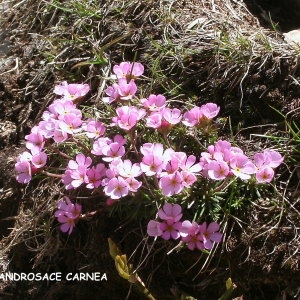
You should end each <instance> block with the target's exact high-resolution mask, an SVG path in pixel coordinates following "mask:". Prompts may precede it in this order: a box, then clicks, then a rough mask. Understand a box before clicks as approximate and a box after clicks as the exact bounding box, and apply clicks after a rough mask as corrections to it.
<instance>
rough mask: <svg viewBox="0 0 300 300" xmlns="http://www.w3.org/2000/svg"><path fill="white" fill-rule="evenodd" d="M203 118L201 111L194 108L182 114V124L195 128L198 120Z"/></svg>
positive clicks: (198, 108)
mask: <svg viewBox="0 0 300 300" xmlns="http://www.w3.org/2000/svg"><path fill="white" fill-rule="evenodd" d="M202 116H203V113H202V110H201V108H200V107H198V106H195V107H193V108H192V109H191V110H189V111H187V112H185V113H184V114H183V119H184V120H183V121H182V123H183V124H184V125H186V126H190V127H193V126H196V125H198V124H199V123H200V119H201V117H202Z"/></svg>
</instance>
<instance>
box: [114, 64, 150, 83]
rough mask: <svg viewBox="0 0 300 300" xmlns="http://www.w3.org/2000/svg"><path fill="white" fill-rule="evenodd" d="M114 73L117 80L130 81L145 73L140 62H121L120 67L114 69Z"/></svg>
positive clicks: (116, 66)
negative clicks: (124, 79)
mask: <svg viewBox="0 0 300 300" xmlns="http://www.w3.org/2000/svg"><path fill="white" fill-rule="evenodd" d="M113 72H114V73H115V74H116V76H117V78H126V79H127V80H128V81H129V80H130V79H133V78H136V77H138V76H141V75H142V74H143V73H144V66H143V65H142V64H141V63H138V62H134V63H130V62H121V63H120V65H115V66H114V67H113Z"/></svg>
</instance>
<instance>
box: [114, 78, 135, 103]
mask: <svg viewBox="0 0 300 300" xmlns="http://www.w3.org/2000/svg"><path fill="white" fill-rule="evenodd" d="M117 90H118V94H119V96H120V99H121V100H125V101H126V100H131V99H132V98H133V97H134V95H135V93H136V91H137V86H136V84H135V82H134V80H133V79H131V80H130V81H129V83H127V81H126V79H119V82H118V88H117Z"/></svg>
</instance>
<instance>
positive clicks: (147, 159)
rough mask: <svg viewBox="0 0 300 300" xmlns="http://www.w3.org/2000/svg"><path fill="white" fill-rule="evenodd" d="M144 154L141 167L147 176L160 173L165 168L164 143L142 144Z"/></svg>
mask: <svg viewBox="0 0 300 300" xmlns="http://www.w3.org/2000/svg"><path fill="white" fill-rule="evenodd" d="M140 149H141V153H142V154H143V155H144V157H143V159H142V162H141V163H140V167H141V169H142V171H143V172H144V173H145V174H146V175H147V176H153V175H155V174H160V173H161V172H162V170H163V166H164V161H165V155H164V148H163V145H162V144H159V143H158V144H152V143H145V144H143V146H141V148H140Z"/></svg>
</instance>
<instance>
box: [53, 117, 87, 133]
mask: <svg viewBox="0 0 300 300" xmlns="http://www.w3.org/2000/svg"><path fill="white" fill-rule="evenodd" d="M58 125H59V128H60V129H61V131H62V132H65V133H68V134H71V135H73V134H74V133H77V132H79V131H81V125H82V120H81V117H78V116H77V115H74V114H66V115H64V116H63V117H62V118H61V119H60V121H59V123H58Z"/></svg>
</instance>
